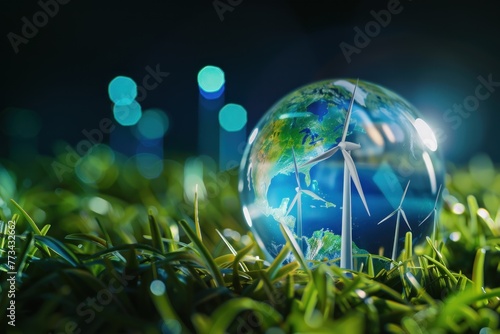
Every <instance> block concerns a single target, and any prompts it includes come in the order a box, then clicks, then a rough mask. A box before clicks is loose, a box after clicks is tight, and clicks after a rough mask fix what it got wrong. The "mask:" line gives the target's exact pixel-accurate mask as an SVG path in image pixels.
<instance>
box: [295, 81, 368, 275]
mask: <svg viewBox="0 0 500 334" xmlns="http://www.w3.org/2000/svg"><path fill="white" fill-rule="evenodd" d="M358 82H359V79H358V80H357V81H356V86H354V90H353V92H352V98H351V102H350V104H349V109H348V110H347V114H346V117H345V123H344V129H343V132H342V139H341V141H340V143H338V144H337V146H335V147H333V148H331V149H329V150H327V151H325V152H324V153H323V154H320V155H319V156H317V157H316V158H313V159H311V160H309V161H308V162H306V163H305V164H304V166H306V165H310V164H313V163H316V162H320V161H324V160H326V159H328V158H330V157H331V156H333V155H334V154H335V153H336V152H337V151H338V150H340V152H341V153H342V155H343V157H344V190H343V199H342V202H343V204H342V239H341V240H342V242H341V248H340V266H341V267H342V268H344V269H348V270H352V269H353V263H352V210H351V209H352V207H351V179H352V181H353V182H354V185H355V186H356V189H357V190H358V193H359V196H360V197H361V200H362V201H363V204H364V206H365V209H366V212H368V215H370V210H368V205H367V204H366V199H365V195H364V194H363V188H361V182H359V176H358V172H357V171H356V166H355V165H354V161H353V160H352V157H351V151H353V150H357V149H359V148H361V145H359V144H355V143H352V142H349V141H346V140H345V139H346V137H347V130H348V129H349V122H350V120H351V113H352V107H353V105H354V96H355V95H356V89H357V88H358Z"/></svg>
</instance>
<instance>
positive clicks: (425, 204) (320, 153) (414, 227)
mask: <svg viewBox="0 0 500 334" xmlns="http://www.w3.org/2000/svg"><path fill="white" fill-rule="evenodd" d="M353 91H355V94H354V98H353ZM351 102H352V106H351ZM349 110H350V112H348V111H349ZM346 124H347V126H345V125H346ZM346 168H347V170H348V172H345V170H346ZM443 182H444V163H443V160H442V157H441V154H440V153H439V150H438V143H437V140H436V137H435V136H434V134H433V132H432V129H431V128H430V126H429V125H428V124H427V123H426V122H425V121H424V120H423V119H422V118H421V117H420V115H419V113H418V111H417V110H416V109H415V107H413V106H412V105H411V104H410V103H408V102H407V101H405V100H404V99H403V98H402V97H400V96H399V95H397V94H395V93H394V92H392V91H390V90H388V89H386V88H384V87H381V86H379V85H376V84H373V83H370V82H366V81H359V83H358V84H356V81H355V80H352V79H338V80H337V79H334V80H326V81H320V82H316V83H312V84H309V85H307V86H304V87H302V88H299V89H297V90H295V91H293V92H291V93H290V94H288V95H287V96H285V97H284V98H283V99H281V100H280V101H279V102H278V103H276V104H275V105H274V106H273V107H272V108H271V109H270V110H269V111H268V112H267V113H266V114H265V115H264V116H263V117H262V119H261V120H260V122H259V123H258V124H257V126H256V127H255V129H254V130H253V131H252V132H251V134H250V137H249V140H248V144H247V147H246V150H245V153H244V155H243V160H242V164H241V169H240V181H239V191H240V197H241V202H242V206H243V213H244V216H245V219H246V222H247V223H248V225H249V227H250V228H251V230H252V231H253V232H254V233H255V235H256V238H257V240H258V241H259V243H260V244H261V246H262V247H263V248H264V249H265V250H266V251H267V253H268V254H267V255H268V256H269V258H273V257H275V256H276V255H277V254H278V252H279V251H280V249H281V248H282V247H283V245H284V244H285V242H286V241H285V239H284V237H283V234H282V232H281V230H280V224H284V225H286V226H287V227H288V228H289V229H290V231H291V232H292V233H293V235H294V237H295V239H296V241H297V244H298V245H299V247H301V249H302V252H303V254H304V256H305V257H306V259H309V260H320V261H324V260H332V259H337V258H339V257H340V254H341V244H342V231H343V228H342V223H343V211H344V208H345V212H344V214H346V215H347V214H348V213H349V212H350V215H348V216H347V217H348V218H349V216H350V222H351V223H350V224H349V225H346V226H347V227H344V231H347V232H345V234H344V235H345V242H346V243H348V242H347V241H348V240H352V244H351V248H352V254H354V257H356V254H363V253H365V254H366V253H372V254H383V255H384V256H387V257H393V258H396V257H397V256H398V255H399V253H400V251H401V250H402V248H403V246H404V238H405V235H406V232H407V231H410V229H411V231H412V235H413V242H414V244H417V243H419V242H421V241H423V240H425V237H426V236H431V235H432V233H433V230H434V228H435V226H434V215H435V213H436V210H435V208H436V207H437V206H438V205H439V200H438V198H439V193H440V189H441V187H442V186H443ZM348 188H350V194H349V193H348V190H349V189H348ZM346 191H347V192H346ZM344 195H347V198H346V197H345V196H344ZM349 195H350V196H349ZM344 221H346V219H345V218H344ZM348 227H349V228H348ZM348 233H350V234H351V235H348Z"/></svg>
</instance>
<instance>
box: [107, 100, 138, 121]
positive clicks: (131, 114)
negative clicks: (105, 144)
mask: <svg viewBox="0 0 500 334" xmlns="http://www.w3.org/2000/svg"><path fill="white" fill-rule="evenodd" d="M113 115H114V116H115V119H116V121H117V122H118V123H119V124H121V125H123V126H132V125H135V124H137V122H139V120H140V119H141V116H142V110H141V106H140V105H139V103H138V102H137V101H132V103H130V104H128V105H118V104H115V106H114V107H113Z"/></svg>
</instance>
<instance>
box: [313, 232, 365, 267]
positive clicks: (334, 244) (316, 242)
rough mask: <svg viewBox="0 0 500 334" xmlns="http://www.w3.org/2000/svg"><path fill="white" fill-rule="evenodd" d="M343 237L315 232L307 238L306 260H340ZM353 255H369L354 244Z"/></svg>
mask: <svg viewBox="0 0 500 334" xmlns="http://www.w3.org/2000/svg"><path fill="white" fill-rule="evenodd" d="M340 246H341V236H340V235H337V234H334V233H333V232H331V231H328V230H323V229H321V230H319V231H315V232H314V233H313V235H312V236H311V237H310V238H307V252H306V259H309V260H315V261H330V260H334V259H338V258H340ZM352 253H353V255H356V254H368V252H367V251H366V250H364V249H361V248H359V247H358V246H357V245H356V244H355V243H354V242H353V243H352Z"/></svg>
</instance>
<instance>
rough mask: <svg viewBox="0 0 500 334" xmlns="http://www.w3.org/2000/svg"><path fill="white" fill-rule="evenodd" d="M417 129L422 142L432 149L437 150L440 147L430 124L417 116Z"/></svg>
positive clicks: (415, 124) (415, 125)
mask: <svg viewBox="0 0 500 334" xmlns="http://www.w3.org/2000/svg"><path fill="white" fill-rule="evenodd" d="M413 126H414V127H415V129H417V132H418V135H419V136H420V139H422V142H423V143H424V145H425V146H427V148H429V150H431V151H436V150H437V148H438V143H437V139H436V136H435V135H434V131H432V129H431V127H430V126H429V124H427V123H426V122H425V121H424V120H423V119H421V118H417V119H416V120H415V122H414V123H413Z"/></svg>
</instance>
